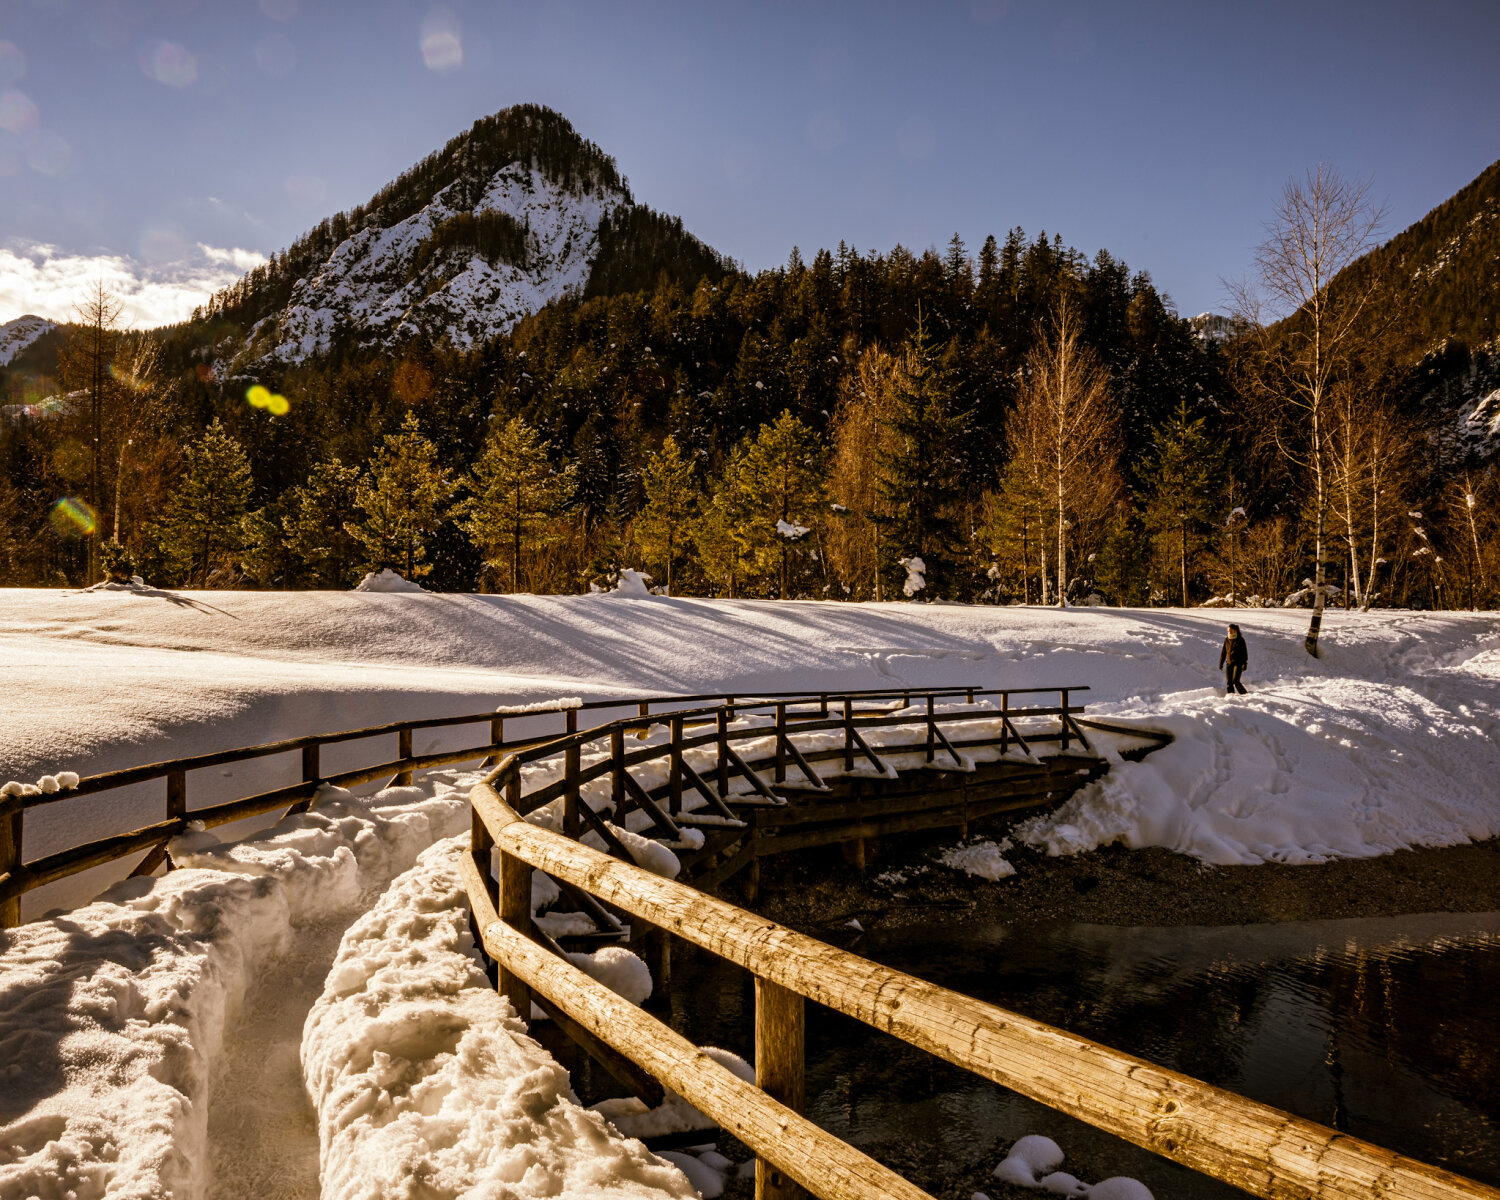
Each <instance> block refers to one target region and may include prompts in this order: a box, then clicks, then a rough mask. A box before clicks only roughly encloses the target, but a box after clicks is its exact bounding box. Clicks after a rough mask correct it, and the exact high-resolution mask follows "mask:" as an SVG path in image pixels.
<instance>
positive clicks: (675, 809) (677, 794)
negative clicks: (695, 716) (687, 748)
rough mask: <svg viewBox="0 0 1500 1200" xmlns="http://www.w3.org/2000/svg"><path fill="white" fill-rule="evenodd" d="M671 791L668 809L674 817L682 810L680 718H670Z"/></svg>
mask: <svg viewBox="0 0 1500 1200" xmlns="http://www.w3.org/2000/svg"><path fill="white" fill-rule="evenodd" d="M671 780H672V792H671V805H670V809H669V811H670V812H671V814H672V815H673V816H674V817H675V816H677V814H678V813H680V812H682V718H681V717H673V718H672V776H671Z"/></svg>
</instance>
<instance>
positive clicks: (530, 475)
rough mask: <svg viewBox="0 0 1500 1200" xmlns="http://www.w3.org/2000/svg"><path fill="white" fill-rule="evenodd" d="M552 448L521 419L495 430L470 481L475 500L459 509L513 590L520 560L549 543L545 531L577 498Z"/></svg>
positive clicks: (571, 476) (570, 472)
mask: <svg viewBox="0 0 1500 1200" xmlns="http://www.w3.org/2000/svg"><path fill="white" fill-rule="evenodd" d="M551 448H552V443H551V442H547V441H543V440H542V438H541V435H540V434H538V433H537V431H536V430H535V429H533V428H532V427H531V426H530V425H528V424H527V423H526V422H525V421H523V420H522V419H521V418H520V417H512V418H511V420H510V421H509V422H507V423H506V424H505V425H503V426H499V427H497V428H495V429H493V430H492V431H491V433H490V436H489V440H488V442H487V443H486V445H485V448H484V453H483V454H482V455H481V456H480V458H479V461H478V462H477V463H475V464H474V473H473V475H472V476H471V477H470V479H469V480H468V481H467V482H468V486H469V490H470V491H471V492H472V493H473V494H472V496H471V497H470V498H469V499H467V500H465V501H464V502H463V503H461V504H460V505H459V512H460V513H462V514H463V517H464V520H463V529H464V532H466V533H467V534H468V535H469V540H470V541H471V542H473V543H474V546H475V547H476V548H477V549H478V550H479V552H480V553H481V554H482V555H484V562H485V566H487V567H489V568H490V569H491V570H493V571H496V572H497V573H498V572H503V573H504V574H505V575H506V576H508V578H509V583H510V590H511V591H512V592H519V591H520V590H521V556H522V554H523V552H524V551H525V550H526V548H527V547H528V546H529V545H536V544H538V543H539V542H542V541H544V540H545V535H544V533H543V529H542V527H543V526H544V525H545V524H546V522H548V521H550V520H551V519H552V518H554V517H556V516H557V515H558V514H559V513H560V512H561V511H562V509H563V506H564V505H565V504H567V502H568V501H569V500H571V499H572V498H573V493H574V491H575V490H576V484H577V480H576V474H575V472H574V469H573V467H572V465H571V464H569V465H566V466H563V467H561V468H558V467H555V466H554V465H553V464H552V461H551V459H550V458H549V457H548V453H547V452H548V451H549V450H550V449H551Z"/></svg>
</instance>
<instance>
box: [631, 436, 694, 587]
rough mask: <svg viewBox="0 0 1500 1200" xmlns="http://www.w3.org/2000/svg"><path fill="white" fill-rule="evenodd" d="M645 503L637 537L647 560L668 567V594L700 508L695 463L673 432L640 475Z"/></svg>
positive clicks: (636, 521)
mask: <svg viewBox="0 0 1500 1200" xmlns="http://www.w3.org/2000/svg"><path fill="white" fill-rule="evenodd" d="M641 486H642V488H643V489H644V490H645V493H646V503H645V505H644V506H642V508H641V511H640V512H639V513H638V514H637V515H636V519H635V538H636V541H637V542H638V543H639V544H640V547H641V552H642V553H643V554H645V555H646V558H647V560H648V561H655V562H661V563H665V564H666V568H667V580H666V582H667V594H668V595H671V594H672V585H673V582H674V580H675V578H676V576H675V570H676V563H677V559H678V557H679V556H680V555H681V554H682V552H683V547H684V545H685V543H686V542H687V527H688V524H689V522H690V521H691V520H692V518H693V515H694V514H695V513H696V512H697V511H698V498H699V491H698V485H697V484H695V483H694V482H693V464H692V463H691V462H689V461H688V460H687V459H685V458H683V457H682V449H681V447H679V446H678V445H677V439H676V438H675V437H672V436H671V435H670V434H669V435H668V436H667V438H666V440H665V441H663V442H662V446H661V449H660V450H659V451H657V452H656V453H655V454H654V455H652V457H651V460H650V461H649V462H648V463H647V464H646V470H645V472H644V474H643V475H642V477H641Z"/></svg>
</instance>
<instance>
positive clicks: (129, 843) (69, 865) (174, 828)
mask: <svg viewBox="0 0 1500 1200" xmlns="http://www.w3.org/2000/svg"><path fill="white" fill-rule="evenodd" d="M186 827H187V822H186V821H184V820H182V819H181V818H176V819H174V820H170V821H158V822H157V823H156V824H154V825H146V826H144V827H143V828H141V829H137V830H134V831H132V832H130V833H118V834H115V835H114V836H112V837H107V838H101V839H99V840H98V841H97V842H90V843H89V844H88V845H86V846H74V847H73V848H72V849H69V850H60V851H58V853H56V854H49V855H48V856H47V857H46V858H39V859H37V860H36V861H35V862H33V863H27V864H26V866H24V867H22V868H21V869H20V871H19V872H13V873H12V874H11V878H10V880H9V882H7V883H5V884H0V900H6V899H9V898H10V897H11V896H19V895H21V894H22V893H23V892H29V891H31V890H33V889H34V888H39V887H41V886H42V885H43V884H47V883H51V882H52V881H53V880H55V879H63V878H65V877H66V876H68V875H74V874H77V873H78V872H79V871H86V870H88V869H89V868H90V867H98V866H103V865H104V864H105V863H107V862H113V861H114V860H115V859H117V858H124V857H125V856H126V855H130V854H135V853H137V852H139V851H141V850H147V849H149V848H150V847H152V846H154V845H155V844H156V843H157V842H159V841H161V840H162V839H163V838H168V837H175V836H176V835H177V834H179V833H181V832H182V831H183V829H185V828H186Z"/></svg>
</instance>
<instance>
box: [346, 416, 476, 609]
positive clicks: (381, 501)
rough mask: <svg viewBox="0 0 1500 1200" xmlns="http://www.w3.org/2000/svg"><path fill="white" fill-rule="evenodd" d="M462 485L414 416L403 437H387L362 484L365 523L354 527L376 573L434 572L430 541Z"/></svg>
mask: <svg viewBox="0 0 1500 1200" xmlns="http://www.w3.org/2000/svg"><path fill="white" fill-rule="evenodd" d="M455 490H456V485H455V484H454V483H453V482H452V480H450V479H449V478H448V473H447V471H445V470H444V469H443V468H442V467H440V466H438V463H437V447H436V446H434V445H433V444H432V443H431V442H430V441H428V440H427V438H425V437H424V436H423V435H422V429H421V426H420V424H419V423H418V421H417V415H416V413H413V412H408V413H407V414H406V420H405V421H404V422H403V423H402V425H401V431H400V432H399V433H391V434H387V435H386V437H385V444H384V446H382V447H381V449H380V450H378V451H377V452H376V454H375V457H374V459H373V460H372V461H371V463H370V474H369V476H367V477H366V478H365V479H362V480H361V481H360V483H359V487H358V489H357V491H356V493H355V498H356V502H357V503H358V505H359V507H360V509H361V510H363V512H364V514H365V519H364V520H363V521H361V522H360V523H359V524H358V525H356V526H355V527H354V533H355V536H356V537H357V538H358V539H359V541H360V543H361V544H362V545H363V546H364V548H365V558H366V561H367V563H368V565H369V567H370V568H371V569H372V570H376V571H378V570H381V569H382V568H387V567H389V568H392V569H394V570H396V571H399V572H400V573H401V574H402V575H403V576H405V577H406V578H407V579H418V578H420V577H421V576H423V575H426V574H427V572H428V571H430V570H431V569H432V568H431V566H429V565H428V563H427V539H428V538H429V537H431V536H432V534H433V533H434V532H435V531H436V529H437V527H438V526H439V525H440V524H441V523H442V521H443V519H444V515H445V514H444V510H445V509H446V508H447V505H448V501H449V500H450V499H452V497H453V493H454V491H455Z"/></svg>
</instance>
